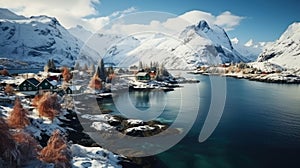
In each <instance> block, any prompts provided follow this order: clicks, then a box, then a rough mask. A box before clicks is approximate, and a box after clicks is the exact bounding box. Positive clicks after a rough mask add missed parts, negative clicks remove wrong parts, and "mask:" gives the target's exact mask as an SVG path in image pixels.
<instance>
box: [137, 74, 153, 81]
mask: <svg viewBox="0 0 300 168" xmlns="http://www.w3.org/2000/svg"><path fill="white" fill-rule="evenodd" d="M135 77H136V80H138V81H149V80H150V75H149V73H147V72H138V73H137V74H136V75H135Z"/></svg>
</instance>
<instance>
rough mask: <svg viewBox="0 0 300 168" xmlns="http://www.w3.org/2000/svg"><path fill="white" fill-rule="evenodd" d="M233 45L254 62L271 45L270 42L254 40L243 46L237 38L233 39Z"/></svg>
mask: <svg viewBox="0 0 300 168" xmlns="http://www.w3.org/2000/svg"><path fill="white" fill-rule="evenodd" d="M231 43H232V46H233V47H234V48H235V49H236V50H237V51H238V52H239V53H240V54H242V55H243V56H244V57H246V58H248V59H250V60H252V61H256V60H257V58H258V56H259V54H261V53H262V51H263V49H264V48H265V47H266V46H267V45H268V44H269V42H254V41H253V40H252V39H250V40H249V41H247V42H246V43H245V44H241V43H240V42H239V40H238V39H237V38H233V39H231Z"/></svg>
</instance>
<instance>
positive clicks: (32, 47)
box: [0, 9, 99, 68]
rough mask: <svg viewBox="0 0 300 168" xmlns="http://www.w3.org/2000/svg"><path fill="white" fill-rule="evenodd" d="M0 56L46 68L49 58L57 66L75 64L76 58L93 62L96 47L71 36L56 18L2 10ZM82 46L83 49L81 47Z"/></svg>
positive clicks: (30, 65) (95, 58) (95, 55)
mask: <svg viewBox="0 0 300 168" xmlns="http://www.w3.org/2000/svg"><path fill="white" fill-rule="evenodd" d="M0 13H1V16H0V50H1V54H0V58H7V59H9V60H19V61H22V63H23V67H22V68H24V67H43V66H44V65H45V63H46V62H47V61H48V60H49V59H53V60H54V62H55V63H56V65H67V66H74V64H75V61H76V60H82V61H84V62H93V61H94V60H97V59H98V58H99V55H98V53H97V52H95V51H94V50H92V49H90V48H88V47H83V48H82V46H83V42H82V41H81V40H79V39H77V38H76V37H74V36H73V35H71V34H70V33H69V32H68V31H67V30H66V29H65V28H64V27H63V26H62V25H61V24H60V23H59V22H58V20H56V19H55V18H52V17H48V16H44V15H41V16H32V17H30V18H25V17H24V16H18V15H16V14H14V13H12V12H10V11H9V10H7V9H1V10H0ZM81 49H82V50H81Z"/></svg>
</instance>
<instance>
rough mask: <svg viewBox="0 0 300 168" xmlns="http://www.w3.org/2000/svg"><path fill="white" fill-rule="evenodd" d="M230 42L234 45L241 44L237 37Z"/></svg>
mask: <svg viewBox="0 0 300 168" xmlns="http://www.w3.org/2000/svg"><path fill="white" fill-rule="evenodd" d="M230 41H231V43H233V44H238V43H239V39H238V38H236V37H234V38H232V39H230Z"/></svg>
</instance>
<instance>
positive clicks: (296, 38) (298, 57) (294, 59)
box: [257, 22, 300, 69]
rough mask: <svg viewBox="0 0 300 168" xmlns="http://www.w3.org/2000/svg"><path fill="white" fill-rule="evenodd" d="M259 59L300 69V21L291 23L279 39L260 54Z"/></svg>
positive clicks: (259, 60)
mask: <svg viewBox="0 0 300 168" xmlns="http://www.w3.org/2000/svg"><path fill="white" fill-rule="evenodd" d="M257 61H258V62H264V61H269V62H271V63H274V64H278V65H280V66H283V67H285V68H288V69H289V68H294V69H300V23H299V22H298V23H293V24H291V25H290V26H289V27H288V28H287V30H286V31H285V32H284V33H283V34H282V35H281V37H280V38H279V39H278V40H277V41H275V42H274V43H273V44H271V45H269V46H268V47H267V48H266V49H265V50H264V51H263V52H262V53H261V54H260V55H259V57H258V59H257Z"/></svg>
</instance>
